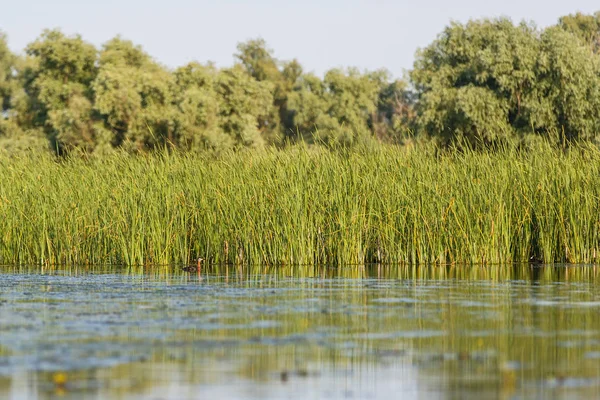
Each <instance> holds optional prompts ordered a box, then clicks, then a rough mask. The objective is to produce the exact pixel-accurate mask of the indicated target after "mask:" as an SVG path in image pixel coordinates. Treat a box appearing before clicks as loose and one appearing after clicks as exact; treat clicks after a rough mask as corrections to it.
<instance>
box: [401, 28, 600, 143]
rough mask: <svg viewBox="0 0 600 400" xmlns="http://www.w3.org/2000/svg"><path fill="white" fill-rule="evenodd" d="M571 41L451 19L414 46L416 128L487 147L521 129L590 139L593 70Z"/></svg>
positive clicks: (560, 35) (561, 34) (557, 34)
mask: <svg viewBox="0 0 600 400" xmlns="http://www.w3.org/2000/svg"><path fill="white" fill-rule="evenodd" d="M597 64H598V63H597V60H596V56H594V55H591V54H590V52H589V50H586V49H585V48H584V46H583V45H582V43H581V42H580V41H578V40H577V38H576V37H575V36H574V35H573V34H571V33H568V32H565V31H564V30H561V29H558V28H549V29H548V30H546V31H544V32H543V33H541V34H540V32H539V31H538V30H537V29H536V28H535V27H533V26H531V25H528V24H525V23H521V24H519V25H516V26H515V25H513V24H512V22H511V21H510V20H509V19H506V18H501V19H496V20H481V21H470V22H468V23H467V24H465V25H463V24H459V23H453V24H452V25H451V26H449V27H448V28H446V30H444V32H443V33H442V34H441V35H440V36H439V37H438V38H437V39H436V40H435V41H434V43H433V44H431V45H430V46H428V47H426V48H425V49H423V50H422V51H420V52H419V53H418V55H417V59H416V61H415V66H414V70H413V71H412V73H411V78H412V80H413V82H414V84H415V87H416V89H417V92H418V94H419V99H418V123H419V126H420V128H421V130H423V131H425V132H427V133H428V134H430V135H432V136H435V137H439V138H441V139H442V141H443V142H445V143H447V142H449V141H453V140H464V141H467V142H469V143H471V144H472V145H475V146H480V145H489V144H491V143H495V142H498V141H507V140H513V139H515V138H518V137H519V136H522V135H524V134H528V133H537V134H544V135H547V134H553V133H556V132H564V135H565V136H566V137H567V138H569V139H576V138H582V137H589V136H590V135H591V134H592V133H591V132H592V131H594V129H595V128H594V125H595V124H597V121H596V117H595V115H594V112H593V110H592V109H594V108H597V106H596V104H597V100H596V99H598V96H596V95H595V94H594V93H596V90H597V89H596V87H597V85H598V72H597V71H598V69H597Z"/></svg>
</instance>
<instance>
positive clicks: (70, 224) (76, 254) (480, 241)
mask: <svg viewBox="0 0 600 400" xmlns="http://www.w3.org/2000/svg"><path fill="white" fill-rule="evenodd" d="M0 216H1V218H0V263H5V264H13V263H14V264H28V263H47V264H61V263H67V264H70V263H78V264H126V265H141V264H170V263H189V262H192V260H193V259H195V258H196V257H198V256H203V257H204V258H207V259H208V260H209V262H210V263H213V264H214V263H234V264H275V265H278V264H285V265H292V264H293V265H302V264H334V265H342V264H361V263H365V262H382V263H405V264H422V263H439V264H452V263H467V264H482V263H483V264H491V263H506V262H509V263H510V262H527V261H529V260H532V259H533V260H538V261H541V262H569V263H593V262H596V261H598V252H599V251H600V152H599V151H598V150H597V149H595V148H593V147H585V148H576V149H574V150H571V151H569V152H566V153H563V152H559V151H557V150H552V149H550V148H540V149H539V150H538V151H535V152H533V151H531V152H528V153H519V152H516V151H514V150H505V151H500V152H495V153H476V152H473V153H470V152H466V153H465V152H462V153H448V154H437V153H436V151H435V150H434V149H432V148H428V147H417V148H412V149H411V148H404V149H402V148H397V147H391V146H390V147H386V146H383V147H375V148H362V149H357V150H352V151H344V152H335V151H328V150H325V149H321V148H306V147H302V146H299V147H295V148H291V149H286V150H268V151H263V152H258V151H255V152H252V151H247V152H238V153H228V154H224V155H221V156H219V157H218V158H215V157H214V156H211V155H209V154H168V153H163V154H156V155H151V156H138V157H132V156H128V155H124V154H116V155H114V156H110V157H107V158H103V159H92V160H89V159H88V160H84V159H81V158H72V159H68V160H61V161H56V160H54V159H52V158H49V157H40V158H21V159H6V158H5V159H1V160H0Z"/></svg>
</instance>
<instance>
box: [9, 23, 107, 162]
mask: <svg viewBox="0 0 600 400" xmlns="http://www.w3.org/2000/svg"><path fill="white" fill-rule="evenodd" d="M26 53H27V55H28V56H29V57H30V60H28V61H27V62H26V63H25V64H24V67H23V70H22V71H20V76H21V79H22V81H23V89H24V95H25V97H22V98H21V99H20V101H19V105H18V107H17V110H18V112H19V113H20V114H26V115H28V116H29V118H28V124H29V125H30V126H27V127H26V128H33V129H35V128H38V127H39V128H42V129H43V130H44V132H45V133H46V136H47V137H48V138H49V140H50V141H51V144H52V147H53V148H55V149H56V150H57V151H58V152H59V153H60V152H62V151H67V150H69V149H71V148H75V147H78V148H82V149H85V150H92V149H93V148H94V146H95V132H94V129H93V115H92V114H93V110H92V104H93V92H92V90H91V82H92V81H93V80H94V79H95V77H96V74H97V67H96V53H97V52H96V49H95V48H94V46H93V45H91V44H89V43H86V42H84V41H83V40H82V39H81V37H80V36H73V37H67V36H65V35H64V34H63V33H61V32H60V31H58V30H47V31H44V33H43V34H42V35H41V36H40V38H38V39H37V40H36V41H34V42H33V43H31V44H30V45H29V46H28V47H27V50H26ZM19 119H20V120H21V121H24V120H25V118H23V116H20V117H19Z"/></svg>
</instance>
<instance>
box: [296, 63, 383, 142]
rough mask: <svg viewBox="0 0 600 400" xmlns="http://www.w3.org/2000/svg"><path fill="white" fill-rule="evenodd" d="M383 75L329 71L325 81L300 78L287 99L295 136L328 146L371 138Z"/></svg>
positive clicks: (355, 71)
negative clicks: (298, 135) (291, 113)
mask: <svg viewBox="0 0 600 400" xmlns="http://www.w3.org/2000/svg"><path fill="white" fill-rule="evenodd" d="M386 76H387V75H386V74H385V73H383V72H378V73H364V74H363V73H360V72H359V71H358V70H357V69H354V68H350V69H348V70H347V71H344V70H341V69H332V70H330V71H328V72H327V73H326V74H325V78H324V79H323V80H320V79H319V78H318V77H316V76H314V75H311V74H307V75H304V76H303V77H302V78H301V80H300V83H299V85H298V86H297V87H296V90H295V91H294V92H293V93H292V94H291V95H290V99H289V107H290V110H292V111H293V113H294V120H293V121H294V126H295V128H296V129H297V130H298V131H299V133H300V134H301V135H302V136H303V137H305V138H310V137H312V136H313V135H315V138H316V139H317V141H322V142H325V143H329V144H341V145H350V144H353V143H357V142H360V141H365V140H368V139H370V138H371V137H372V136H373V134H372V133H373V132H372V124H373V116H374V115H375V114H376V113H377V110H378V104H379V94H380V91H381V90H382V88H383V87H384V86H385V84H386V81H385V79H384V78H385V77H386Z"/></svg>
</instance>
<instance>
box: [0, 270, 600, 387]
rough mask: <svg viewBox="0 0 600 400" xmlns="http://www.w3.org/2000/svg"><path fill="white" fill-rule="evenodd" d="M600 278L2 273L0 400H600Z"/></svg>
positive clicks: (457, 273) (509, 273)
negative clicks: (438, 399)
mask: <svg viewBox="0 0 600 400" xmlns="http://www.w3.org/2000/svg"><path fill="white" fill-rule="evenodd" d="M300 275H302V276H305V278H298V277H297V276H300ZM597 276H598V271H597V270H596V268H595V267H565V266H560V267H544V268H533V267H529V266H518V267H512V266H511V267H490V268H482V267H476V268H471V267H447V268H446V267H444V268H439V267H438V268H418V269H417V268H404V267H402V268H398V267H394V268H392V267H390V268H381V267H380V268H373V269H367V270H365V269H360V268H353V269H348V270H344V271H342V273H338V272H335V271H332V270H326V269H324V270H316V269H311V270H300V271H299V270H295V271H292V270H285V269H280V270H269V269H265V270H261V271H254V272H253V273H249V272H242V271H239V270H235V269H234V270H231V271H226V272H225V271H218V272H216V273H215V274H212V275H205V276H203V277H201V279H199V277H198V276H197V275H196V274H188V273H181V272H175V273H173V272H172V270H169V269H165V268H163V269H159V270H155V271H151V272H146V273H145V272H144V271H128V272H125V273H122V272H121V273H117V272H115V271H102V270H96V271H88V270H86V269H85V268H81V269H78V268H72V269H68V270H62V271H61V270H46V271H40V270H38V269H35V268H32V269H19V268H4V269H3V270H1V273H0V398H3V399H4V398H6V399H53V398H61V399H85V398H93V399H98V398H114V399H204V398H219V399H221V398H223V399H227V398H229V399H239V398H246V399H311V398H315V399H317V398H319V399H321V398H323V399H389V398H407V399H410V398H457V399H481V398H506V399H509V398H510V399H536V398H539V399H545V398H556V399H560V398H569V399H570V398H584V399H588V398H596V397H598V394H599V392H600V318H598V315H599V313H598V311H599V310H600V291H598V290H597V287H598V286H597V284H598V278H597Z"/></svg>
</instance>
